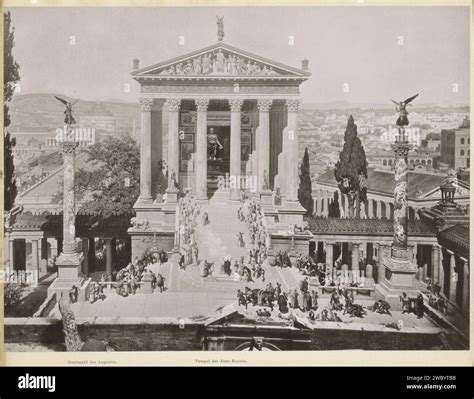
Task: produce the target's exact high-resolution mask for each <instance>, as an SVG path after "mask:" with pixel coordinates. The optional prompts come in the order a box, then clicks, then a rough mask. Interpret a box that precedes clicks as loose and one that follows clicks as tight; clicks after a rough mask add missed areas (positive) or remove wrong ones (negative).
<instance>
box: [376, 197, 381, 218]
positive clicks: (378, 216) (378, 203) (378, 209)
mask: <svg viewBox="0 0 474 399" xmlns="http://www.w3.org/2000/svg"><path fill="white" fill-rule="evenodd" d="M376 204H377V219H382V201H376Z"/></svg>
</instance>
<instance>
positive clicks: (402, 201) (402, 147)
mask: <svg viewBox="0 0 474 399" xmlns="http://www.w3.org/2000/svg"><path fill="white" fill-rule="evenodd" d="M402 132H403V133H402ZM392 148H393V150H394V152H395V190H394V195H393V208H394V212H393V248H392V254H393V256H394V257H395V258H397V259H406V258H407V243H408V195H407V193H408V152H409V151H410V150H411V148H412V145H411V144H408V141H406V140H405V137H404V129H400V135H399V139H398V140H397V141H395V144H393V145H392Z"/></svg>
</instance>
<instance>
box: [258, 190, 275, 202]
mask: <svg viewBox="0 0 474 399" xmlns="http://www.w3.org/2000/svg"><path fill="white" fill-rule="evenodd" d="M260 201H261V204H262V205H273V191H272V190H265V189H263V190H262V191H260Z"/></svg>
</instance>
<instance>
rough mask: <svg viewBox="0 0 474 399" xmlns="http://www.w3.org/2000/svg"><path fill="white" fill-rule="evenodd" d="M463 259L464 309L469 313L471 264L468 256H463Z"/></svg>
mask: <svg viewBox="0 0 474 399" xmlns="http://www.w3.org/2000/svg"><path fill="white" fill-rule="evenodd" d="M461 261H462V311H463V312H464V313H468V311H469V264H468V262H467V259H466V258H461Z"/></svg>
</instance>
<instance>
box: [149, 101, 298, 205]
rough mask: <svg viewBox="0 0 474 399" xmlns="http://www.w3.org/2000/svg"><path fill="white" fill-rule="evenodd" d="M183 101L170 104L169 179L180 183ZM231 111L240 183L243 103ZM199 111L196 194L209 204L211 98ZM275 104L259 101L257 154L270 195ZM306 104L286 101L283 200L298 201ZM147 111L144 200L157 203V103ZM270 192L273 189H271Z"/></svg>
mask: <svg viewBox="0 0 474 399" xmlns="http://www.w3.org/2000/svg"><path fill="white" fill-rule="evenodd" d="M181 101H182V99H178V98H170V99H166V101H165V106H166V108H167V112H168V133H167V134H168V154H167V157H168V176H174V178H175V180H176V182H179V111H180V107H181ZM228 101H229V106H230V175H231V176H234V177H235V178H240V176H241V175H242V170H241V169H242V166H241V110H242V106H243V103H244V99H242V98H233V99H229V100H228ZM194 102H195V105H196V111H197V112H196V116H197V121H196V140H195V157H194V160H195V165H194V171H195V172H194V173H195V187H194V189H195V194H196V198H197V199H198V200H207V130H208V129H207V111H208V107H209V102H210V99H209V98H197V99H194ZM272 103H273V100H272V99H267V98H265V99H258V100H257V107H258V110H259V125H258V127H257V129H256V149H255V153H254V154H255V155H254V156H255V157H256V158H257V160H258V162H257V171H254V173H255V174H256V175H257V184H258V190H259V191H261V190H263V189H264V183H265V177H264V176H265V175H266V176H267V178H268V175H269V171H270V108H271V106H272ZM299 104H300V100H298V99H288V100H286V107H287V112H288V123H287V126H286V128H285V129H284V130H283V133H282V134H283V137H282V143H283V144H282V153H281V154H280V156H279V160H278V178H277V181H278V185H279V187H280V192H281V194H282V196H284V197H286V199H287V200H288V201H297V200H298V184H299V179H298V107H299ZM140 105H141V126H142V127H141V150H140V151H141V163H140V165H141V168H140V198H141V200H143V201H151V200H152V191H151V190H152V189H151V187H152V181H151V180H152V171H151V167H152V165H151V159H152V154H151V151H152V145H151V143H152V137H151V135H152V128H151V123H152V122H151V110H152V107H153V99H148V98H142V99H140ZM267 188H269V187H267ZM230 199H232V200H239V199H240V190H239V189H237V188H236V189H231V190H230Z"/></svg>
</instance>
